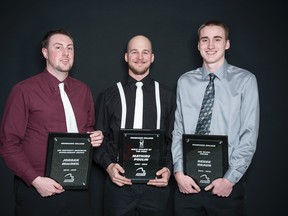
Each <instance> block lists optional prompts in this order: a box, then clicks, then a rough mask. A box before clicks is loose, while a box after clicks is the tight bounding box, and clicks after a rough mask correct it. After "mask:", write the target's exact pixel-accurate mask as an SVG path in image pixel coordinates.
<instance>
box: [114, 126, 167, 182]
mask: <svg viewBox="0 0 288 216" xmlns="http://www.w3.org/2000/svg"><path fill="white" fill-rule="evenodd" d="M119 147H120V149H119V164H120V165H121V166H122V167H123V168H124V170H125V173H124V176H125V177H126V178H129V179H131V181H132V183H147V182H148V181H149V180H150V179H155V178H157V176H156V172H157V171H158V170H159V168H160V164H161V159H162V151H163V149H162V148H163V134H162V132H161V131H160V130H144V129H143V130H136V129H131V130H130V129H122V130H120V137H119Z"/></svg>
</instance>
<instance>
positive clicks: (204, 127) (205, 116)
mask: <svg viewBox="0 0 288 216" xmlns="http://www.w3.org/2000/svg"><path fill="white" fill-rule="evenodd" d="M209 77H210V81H209V83H208V85H207V87H206V90H205V94H204V98H203V101H202V106H201V110H200V114H199V118H198V123H197V126H196V131H195V134H209V133H210V123H211V117H212V111H213V104H214V94H215V89H214V79H215V77H216V76H215V74H213V73H210V74H209Z"/></svg>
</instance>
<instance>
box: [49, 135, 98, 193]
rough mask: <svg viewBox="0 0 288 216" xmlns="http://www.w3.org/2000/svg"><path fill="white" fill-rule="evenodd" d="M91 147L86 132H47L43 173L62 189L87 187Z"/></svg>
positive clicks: (82, 188) (83, 188)
mask: <svg viewBox="0 0 288 216" xmlns="http://www.w3.org/2000/svg"><path fill="white" fill-rule="evenodd" d="M92 149H93V148H92V145H91V140H90V134H88V133H49V136H48V147H47V158H46V168H45V175H46V176H49V177H51V178H53V179H54V180H56V181H57V182H58V183H60V184H61V185H62V186H63V188H64V189H68V190H85V189H87V188H88V182H89V176H90V168H91V163H92V151H93V150H92Z"/></svg>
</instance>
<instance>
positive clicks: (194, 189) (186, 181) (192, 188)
mask: <svg viewBox="0 0 288 216" xmlns="http://www.w3.org/2000/svg"><path fill="white" fill-rule="evenodd" d="M174 176H175V179H176V181H177V184H178V188H179V191H180V192H181V193H184V194H191V193H199V192H200V191H201V189H200V187H199V186H198V185H197V184H196V182H195V181H194V180H193V179H192V178H191V177H190V176H188V175H184V173H183V172H176V173H175V174H174Z"/></svg>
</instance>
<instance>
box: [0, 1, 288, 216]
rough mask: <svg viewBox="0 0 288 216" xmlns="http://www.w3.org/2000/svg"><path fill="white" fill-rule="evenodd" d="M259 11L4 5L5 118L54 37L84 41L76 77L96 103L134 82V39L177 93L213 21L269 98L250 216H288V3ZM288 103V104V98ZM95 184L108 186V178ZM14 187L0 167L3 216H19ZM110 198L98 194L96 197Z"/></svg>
mask: <svg viewBox="0 0 288 216" xmlns="http://www.w3.org/2000/svg"><path fill="white" fill-rule="evenodd" d="M251 2H254V1H249V2H248V1H247V2H246V1H231V0H226V1H225V0H218V1H215V0H206V1H192V0H178V1H172V0H171V1H169V0H146V1H136V0H82V1H76V0H69V1H68V0H62V1H60V0H58V1H53V0H52V1H51V0H50V1H41V0H38V1H36V0H35V1H32V0H30V1H29V0H28V1H20V0H16V1H9V2H6V3H5V4H4V3H2V6H1V8H0V27H1V33H0V39H1V40H0V41H1V46H0V70H1V79H0V88H1V91H0V114H1V116H2V112H3V109H4V104H5V101H6V99H7V96H8V94H9V92H10V90H11V87H12V86H13V85H14V84H15V83H16V82H18V81H20V80H22V79H25V78H27V77H29V76H31V75H34V74H37V73H39V72H41V71H42V69H43V67H44V59H43V58H42V55H41V47H40V41H41V38H42V36H43V34H44V33H45V32H46V31H47V30H49V29H54V28H60V27H63V28H66V29H67V30H69V31H70V32H71V33H72V35H73V36H74V39H75V43H76V55H75V65H74V68H73V71H72V75H73V76H74V77H76V78H79V79H81V80H83V81H84V82H86V83H87V84H88V85H89V86H90V87H91V89H92V91H93V94H94V97H95V102H96V101H97V96H98V95H99V93H100V92H101V91H102V90H104V89H105V88H106V87H108V86H110V85H111V84H112V83H114V82H116V81H118V80H119V79H121V78H122V77H123V75H124V74H126V73H127V69H126V67H125V63H124V60H123V57H124V51H125V46H126V44H127V41H128V39H129V38H130V37H132V36H134V35H135V34H144V35H147V36H148V37H150V38H151V40H152V42H153V46H154V52H155V62H154V64H153V66H152V75H153V76H154V77H155V78H156V79H158V80H159V81H160V82H163V83H164V84H166V85H168V86H170V87H171V88H174V89H175V87H176V81H177V79H178V77H179V76H180V75H181V74H182V73H184V72H186V71H188V70H190V69H193V68H195V67H198V66H200V65H201V58H200V56H199V53H198V51H197V48H196V43H197V42H196V40H197V35H196V31H197V28H198V26H199V25H200V24H201V23H202V22H204V21H206V20H209V19H219V20H222V21H224V22H226V23H227V24H228V25H229V26H230V32H231V34H230V40H231V48H230V50H229V51H228V52H227V55H226V57H227V60H228V62H229V63H230V64H234V65H237V66H239V67H243V68H246V69H248V70H250V71H251V72H253V73H254V74H255V75H256V76H257V79H258V85H259V92H260V100H261V101H260V102H261V125H260V134H259V139H258V148H257V151H256V154H255V157H254V160H253V162H252V165H251V167H250V168H249V170H248V183H249V184H248V197H247V200H248V209H247V212H248V215H249V216H252V215H253V216H254V215H261V213H262V212H263V214H264V213H265V215H271V214H273V213H274V214H275V215H276V214H278V215H280V214H281V215H286V214H287V210H285V209H284V208H285V204H284V200H286V198H284V197H285V195H286V192H287V189H286V186H285V185H286V183H287V180H285V177H284V174H285V173H284V171H285V169H284V164H285V163H286V165H287V162H286V161H285V156H286V152H285V151H284V150H285V149H286V148H285V147H284V145H285V144H286V143H285V141H284V138H285V137H284V129H285V126H284V121H283V120H284V119H287V114H285V116H282V115H281V111H286V110H287V105H286V104H285V103H283V104H280V99H281V98H283V97H284V87H283V86H284V81H285V77H287V76H286V73H287V72H286V71H284V64H285V63H286V62H285V60H286V58H287V54H286V56H285V54H284V53H285V52H286V51H287V39H286V38H284V36H285V34H284V29H285V27H286V26H287V24H286V23H285V25H284V19H285V16H284V14H285V12H284V10H283V9H284V6H283V4H280V3H277V1H273V2H267V1H266V2H262V1H260V2H258V3H256V1H255V2H254V3H251ZM285 57H286V58H285ZM284 58H285V60H284ZM281 84H283V85H281ZM286 91H287V90H286ZM284 99H286V101H287V97H286V98H284ZM286 103H287V102H286ZM93 175H94V176H96V178H97V176H99V179H103V173H102V172H101V170H97V173H96V174H95V173H94V174H93ZM12 182H13V175H12V173H11V172H10V171H9V170H8V169H7V167H6V166H5V164H4V163H3V161H2V160H1V158H0V187H1V188H0V214H1V215H3V216H12V215H13V207H14V200H13V194H12V191H13V184H12ZM99 182H101V181H100V180H99ZM100 192H101V191H96V192H95V193H96V194H97V195H95V196H98V194H100ZM280 197H283V199H282V200H281V199H280ZM95 203H98V204H95V208H96V207H97V205H99V203H100V205H101V202H100V201H97V200H95ZM98 207H99V206H98ZM98 207H97V208H98ZM97 211H98V210H97V209H95V212H97ZM99 211H100V212H101V207H100V209H99ZM285 211H286V214H285ZM100 212H99V213H100ZM39 214H41V213H39ZM95 215H96V214H95ZM97 215H100V214H97Z"/></svg>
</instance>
